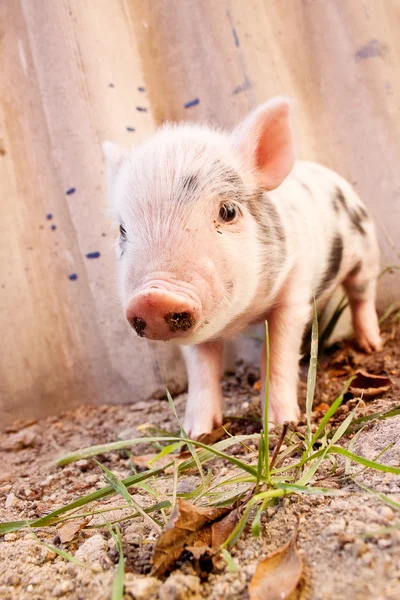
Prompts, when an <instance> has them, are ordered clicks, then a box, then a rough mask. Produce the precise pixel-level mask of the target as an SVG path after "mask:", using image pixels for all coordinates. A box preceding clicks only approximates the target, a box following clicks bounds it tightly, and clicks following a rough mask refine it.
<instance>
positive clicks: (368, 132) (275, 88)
mask: <svg viewBox="0 0 400 600" xmlns="http://www.w3.org/2000/svg"><path fill="white" fill-rule="evenodd" d="M0 27H1V31H0V52H1V59H0V69H1V81H2V85H1V89H0V143H1V146H0V193H1V218H0V299H1V312H0V327H1V332H2V349H1V351H0V356H1V358H0V410H1V413H2V418H3V422H6V421H8V420H10V419H12V418H26V417H32V416H39V415H40V414H46V413H48V412H53V411H57V410H61V409H65V408H66V407H67V406H73V405H76V404H77V403H84V402H85V403H92V402H93V403H103V402H130V401H135V400H139V399H143V398H145V397H147V396H148V395H149V394H150V393H152V392H154V391H155V390H161V389H162V388H163V387H164V386H165V385H168V386H169V387H170V388H171V390H172V391H174V390H177V389H179V388H181V387H182V386H183V385H184V383H185V376H184V373H183V370H182V362H181V359H180V356H179V353H178V352H177V351H176V350H174V349H173V348H172V347H170V346H168V345H163V344H161V345H153V346H151V345H150V344H148V343H147V342H145V341H143V340H138V339H136V338H135V337H134V336H133V335H132V332H131V331H130V330H129V328H128V327H127V326H126V325H125V323H124V320H123V318H122V317H121V314H120V309H119V306H118V299H117V297H116V293H115V286H114V259H113V254H112V240H113V237H114V233H113V232H112V231H111V229H110V221H109V219H108V218H107V215H106V199H105V194H104V188H105V182H104V164H103V159H102V156H101V150H100V143H101V141H102V140H103V139H107V138H109V139H112V140H114V141H117V142H119V143H120V144H122V145H126V146H127V145H129V144H131V143H135V142H136V141H139V140H140V139H143V138H144V137H145V136H146V135H148V134H150V133H151V132H152V131H153V130H154V128H155V126H156V125H157V124H159V123H161V122H162V121H163V120H165V119H174V120H175V119H196V120H208V121H211V122H214V123H218V124H220V125H223V126H232V125H233V124H234V123H235V122H236V121H237V120H238V119H239V118H241V117H242V116H244V115H245V114H246V112H247V111H248V110H249V109H251V108H252V107H254V106H255V105H256V104H257V103H258V102H261V101H264V100H265V99H267V98H268V97H270V96H272V95H274V94H286V95H290V96H293V97H294V98H295V100H296V106H297V108H296V121H297V126H296V127H297V138H298V142H297V145H298V151H299V155H300V156H301V157H302V158H307V159H312V160H318V161H320V162H323V163H325V164H327V165H328V166H331V167H333V168H335V169H337V170H338V171H340V172H341V173H342V174H343V175H344V176H346V177H347V178H349V180H350V181H352V182H353V184H354V185H355V186H356V189H357V190H358V192H359V193H360V195H361V196H362V198H363V199H364V201H365V202H366V204H367V205H368V206H369V208H370V210H371V212H372V213H373V215H374V217H375V219H376V221H377V223H378V229H379V236H380V243H381V248H382V252H383V262H384V264H389V263H390V264H393V263H397V262H399V258H398V250H397V248H400V246H399V244H398V234H399V231H400V202H399V191H400V170H399V168H398V165H399V164H400V156H399V144H400V141H399V140H400V115H399V111H400V102H399V97H400V94H399V92H400V75H399V73H400V36H399V35H398V32H399V28H400V4H399V2H398V1H396V0H385V2H384V3H381V2H376V1H375V0H365V1H361V0H353V1H352V2H338V1H337V0H278V1H273V0H247V1H246V2H243V1H242V0H231V1H228V0H219V1H218V2H213V1H212V0H120V1H118V0H112V1H111V0H88V1H86V2H79V1H78V0H70V1H67V0H64V1H63V2H61V1H60V2H52V1H51V0H43V1H42V0H10V1H9V2H3V3H1V6H0ZM143 87H144V88H145V89H146V91H141V89H140V88H143ZM196 99H198V102H195V100H196ZM185 105H186V107H185ZM139 109H145V110H139ZM132 128H133V129H134V131H131V130H130V129H132ZM71 189H73V190H75V191H74V192H73V193H69V194H68V193H67V192H68V191H70V190H71ZM46 215H52V218H51V219H47V218H46ZM93 253H95V254H94V256H97V254H96V253H100V254H99V256H98V258H88V257H87V255H88V254H89V256H91V255H92V256H93ZM74 276H76V278H75V277H74ZM399 291H400V281H399V277H398V276H397V275H392V276H387V277H386V278H385V279H384V280H383V281H382V284H381V287H380V303H381V304H386V303H388V302H389V301H393V299H395V298H396V297H398V296H399ZM249 345H250V346H251V342H250V343H249V342H248V343H247V345H246V348H249Z"/></svg>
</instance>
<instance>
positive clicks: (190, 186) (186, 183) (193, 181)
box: [182, 175, 199, 194]
mask: <svg viewBox="0 0 400 600" xmlns="http://www.w3.org/2000/svg"><path fill="white" fill-rule="evenodd" d="M198 185H199V180H198V178H197V176H196V175H188V176H187V177H184V178H183V179H182V188H183V191H184V192H187V193H188V194H193V193H194V192H195V191H196V189H197V188H198Z"/></svg>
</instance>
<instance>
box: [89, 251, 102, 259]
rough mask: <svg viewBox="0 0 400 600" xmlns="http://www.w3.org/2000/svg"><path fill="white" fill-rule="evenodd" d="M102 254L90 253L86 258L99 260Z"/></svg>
mask: <svg viewBox="0 0 400 600" xmlns="http://www.w3.org/2000/svg"><path fill="white" fill-rule="evenodd" d="M99 256H100V252H88V254H86V258H99Z"/></svg>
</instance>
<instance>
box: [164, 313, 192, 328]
mask: <svg viewBox="0 0 400 600" xmlns="http://www.w3.org/2000/svg"><path fill="white" fill-rule="evenodd" d="M164 321H165V322H166V324H167V325H168V328H169V330H170V331H172V332H174V331H187V330H188V329H190V328H191V327H193V325H194V324H195V323H196V319H195V318H194V316H193V315H192V314H190V313H189V312H181V313H168V314H167V315H165V317H164Z"/></svg>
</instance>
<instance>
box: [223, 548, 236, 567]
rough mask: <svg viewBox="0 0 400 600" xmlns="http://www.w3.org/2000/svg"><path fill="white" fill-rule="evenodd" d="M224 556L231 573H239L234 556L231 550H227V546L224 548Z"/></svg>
mask: <svg viewBox="0 0 400 600" xmlns="http://www.w3.org/2000/svg"><path fill="white" fill-rule="evenodd" d="M222 556H223V557H224V559H225V561H226V567H227V570H228V572H229V573H237V572H238V571H239V569H238V567H237V565H236V563H235V561H234V559H233V556H232V555H231V553H230V552H228V550H225V548H224V549H223V550H222Z"/></svg>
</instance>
